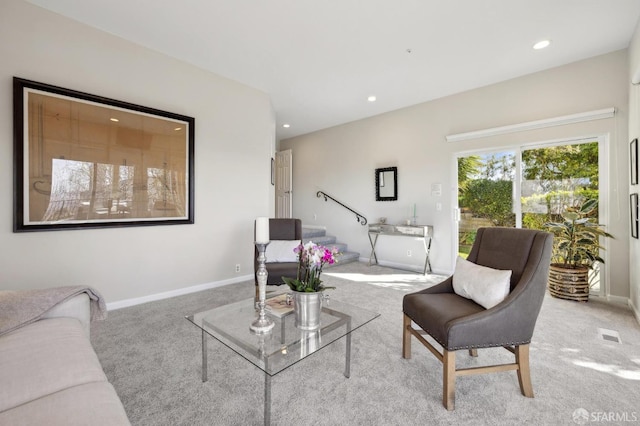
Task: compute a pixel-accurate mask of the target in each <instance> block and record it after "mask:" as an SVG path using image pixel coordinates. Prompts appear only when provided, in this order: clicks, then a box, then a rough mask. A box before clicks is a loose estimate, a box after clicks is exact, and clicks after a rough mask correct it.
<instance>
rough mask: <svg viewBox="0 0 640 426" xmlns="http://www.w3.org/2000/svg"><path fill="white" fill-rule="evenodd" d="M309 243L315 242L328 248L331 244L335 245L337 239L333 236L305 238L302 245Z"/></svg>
mask: <svg viewBox="0 0 640 426" xmlns="http://www.w3.org/2000/svg"><path fill="white" fill-rule="evenodd" d="M309 241H313V242H314V243H316V244H318V245H321V246H325V247H328V246H330V245H331V244H335V242H336V237H333V236H331V235H324V236H320V237H311V238H303V239H302V244H306V243H308V242H309Z"/></svg>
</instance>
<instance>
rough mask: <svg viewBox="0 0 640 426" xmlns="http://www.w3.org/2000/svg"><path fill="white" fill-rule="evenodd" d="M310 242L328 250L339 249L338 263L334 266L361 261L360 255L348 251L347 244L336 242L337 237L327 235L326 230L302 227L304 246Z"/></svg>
mask: <svg viewBox="0 0 640 426" xmlns="http://www.w3.org/2000/svg"><path fill="white" fill-rule="evenodd" d="M309 241H313V242H314V243H316V244H318V245H321V246H325V247H328V248H333V247H335V248H337V249H338V253H339V255H338V261H337V262H336V263H335V264H334V265H341V264H344V263H349V262H357V261H358V260H359V259H360V253H356V252H353V251H347V244H344V243H339V242H336V237H334V236H332V235H327V232H326V231H325V230H324V229H320V228H305V227H304V226H303V227H302V244H306V243H308V242H309ZM331 266H332V265H325V267H327V268H328V267H331Z"/></svg>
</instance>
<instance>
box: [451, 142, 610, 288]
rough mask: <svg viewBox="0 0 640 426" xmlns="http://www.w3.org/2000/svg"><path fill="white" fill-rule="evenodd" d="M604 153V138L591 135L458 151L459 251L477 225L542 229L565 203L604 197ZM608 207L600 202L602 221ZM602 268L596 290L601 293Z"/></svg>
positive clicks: (464, 248) (599, 219)
mask: <svg viewBox="0 0 640 426" xmlns="http://www.w3.org/2000/svg"><path fill="white" fill-rule="evenodd" d="M604 152H605V150H604V138H595V139H594V138H591V139H581V140H572V141H564V142H561V143H553V144H540V145H527V146H521V147H516V148H512V149H509V150H503V151H492V152H489V151H478V152H473V153H466V154H464V155H459V156H458V160H457V163H458V208H459V209H460V220H459V222H458V238H457V242H456V244H457V246H458V254H459V255H460V256H462V257H466V255H467V254H468V252H469V249H470V248H471V245H472V244H473V240H474V237H475V233H476V230H477V229H478V228H479V227H484V226H511V227H522V228H530V229H544V224H545V223H547V222H550V221H558V220H560V219H561V217H560V213H561V212H562V211H563V210H564V209H565V208H566V207H571V206H576V205H578V204H581V203H582V202H584V201H585V200H588V199H596V200H600V195H601V194H600V192H601V191H600V185H601V184H602V180H603V179H602V177H603V176H606V173H605V171H604V167H605V166H604V164H605V162H604V161H603V159H602V157H603V153H604ZM603 187H606V186H603ZM604 210H605V209H604V208H603V206H602V203H600V209H599V212H597V216H594V217H593V219H594V221H597V222H598V223H602V219H603V217H602V215H603V212H604ZM599 266H600V265H596V267H595V269H594V271H593V273H592V274H591V276H590V280H591V283H592V288H591V291H592V293H593V294H599V293H600V292H601V291H602V288H601V287H602V286H601V283H600V274H599Z"/></svg>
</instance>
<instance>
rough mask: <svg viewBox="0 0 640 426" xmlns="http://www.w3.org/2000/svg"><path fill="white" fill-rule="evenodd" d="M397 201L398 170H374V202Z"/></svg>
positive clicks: (394, 168) (387, 168)
mask: <svg viewBox="0 0 640 426" xmlns="http://www.w3.org/2000/svg"><path fill="white" fill-rule="evenodd" d="M397 199H398V168H397V167H385V168H381V169H376V201H396V200H397Z"/></svg>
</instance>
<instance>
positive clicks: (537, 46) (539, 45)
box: [533, 40, 551, 50]
mask: <svg viewBox="0 0 640 426" xmlns="http://www.w3.org/2000/svg"><path fill="white" fill-rule="evenodd" d="M550 44H551V40H541V41H539V42H537V43H536V44H534V45H533V48H534V49H535V50H540V49H544V48H545V47H547V46H549V45H550Z"/></svg>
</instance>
